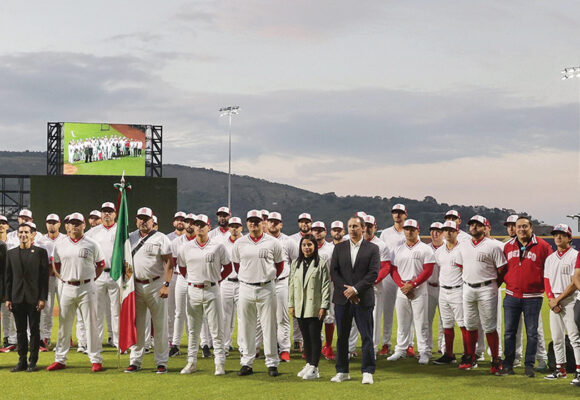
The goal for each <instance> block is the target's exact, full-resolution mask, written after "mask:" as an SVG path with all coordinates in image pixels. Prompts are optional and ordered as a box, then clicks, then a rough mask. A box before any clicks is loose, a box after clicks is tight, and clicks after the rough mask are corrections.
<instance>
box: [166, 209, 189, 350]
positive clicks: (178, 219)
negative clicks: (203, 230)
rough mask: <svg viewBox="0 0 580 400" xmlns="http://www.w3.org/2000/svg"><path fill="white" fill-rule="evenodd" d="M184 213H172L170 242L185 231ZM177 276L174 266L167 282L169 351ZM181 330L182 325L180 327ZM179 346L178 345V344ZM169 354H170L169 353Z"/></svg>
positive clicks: (171, 341) (174, 256)
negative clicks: (172, 228)
mask: <svg viewBox="0 0 580 400" xmlns="http://www.w3.org/2000/svg"><path fill="white" fill-rule="evenodd" d="M185 216H186V214H185V213H184V212H183V211H178V212H176V213H175V214H174V215H173V221H172V222H173V227H174V228H175V229H174V230H173V232H171V233H168V234H167V238H168V239H169V241H170V242H172V243H173V241H174V240H175V239H176V238H178V237H181V236H183V234H184V233H185V222H184V219H185ZM172 254H173V261H174V262H173V264H174V265H175V259H176V257H177V253H175V252H174V251H172ZM178 277H179V270H178V269H177V268H176V269H175V270H174V271H173V275H172V276H171V281H170V283H169V296H168V297H167V313H168V315H167V331H168V335H169V339H170V346H171V347H172V349H170V350H169V352H170V353H171V352H172V351H174V350H173V336H174V335H173V326H174V323H175V307H176V305H175V291H176V289H175V285H176V283H177V279H178ZM181 330H183V327H182V329H181ZM178 334H179V335H181V331H179V332H178ZM178 347H179V346H178ZM170 356H171V355H170Z"/></svg>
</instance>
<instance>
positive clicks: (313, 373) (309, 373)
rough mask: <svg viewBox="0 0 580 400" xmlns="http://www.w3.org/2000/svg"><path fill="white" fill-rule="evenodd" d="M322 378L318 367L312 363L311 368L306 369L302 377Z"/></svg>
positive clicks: (305, 378) (306, 378) (308, 378)
mask: <svg viewBox="0 0 580 400" xmlns="http://www.w3.org/2000/svg"><path fill="white" fill-rule="evenodd" d="M318 378H320V374H319V373H318V368H316V367H315V366H313V365H311V366H310V368H309V369H308V370H307V371H306V373H305V374H304V376H303V377H302V379H304V380H310V379H318Z"/></svg>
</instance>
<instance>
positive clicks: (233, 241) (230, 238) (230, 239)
mask: <svg viewBox="0 0 580 400" xmlns="http://www.w3.org/2000/svg"><path fill="white" fill-rule="evenodd" d="M228 240H229V241H230V242H232V243H235V242H236V241H235V240H232V237H231V236H230V237H229V238H228Z"/></svg>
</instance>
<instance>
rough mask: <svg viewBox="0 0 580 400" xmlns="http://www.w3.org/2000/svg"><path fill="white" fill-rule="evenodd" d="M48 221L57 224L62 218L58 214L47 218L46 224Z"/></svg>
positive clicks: (49, 215)
mask: <svg viewBox="0 0 580 400" xmlns="http://www.w3.org/2000/svg"><path fill="white" fill-rule="evenodd" d="M48 221H56V222H60V218H59V216H58V215H57V214H48V215H47V216H46V222H48Z"/></svg>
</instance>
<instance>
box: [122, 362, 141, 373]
mask: <svg viewBox="0 0 580 400" xmlns="http://www.w3.org/2000/svg"><path fill="white" fill-rule="evenodd" d="M140 369H141V367H138V366H136V365H133V364H131V365H129V366H128V367H127V368H125V372H127V373H129V374H132V373H133V372H137V371H139V370H140Z"/></svg>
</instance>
